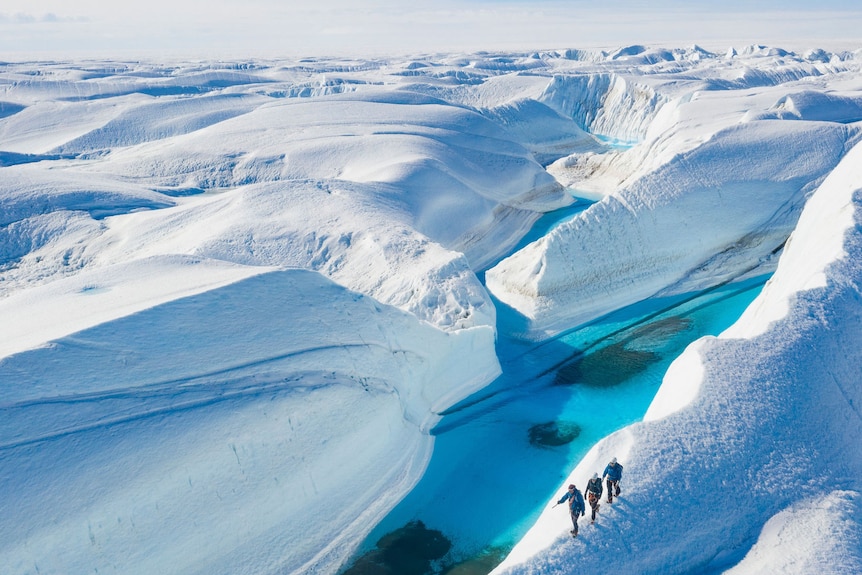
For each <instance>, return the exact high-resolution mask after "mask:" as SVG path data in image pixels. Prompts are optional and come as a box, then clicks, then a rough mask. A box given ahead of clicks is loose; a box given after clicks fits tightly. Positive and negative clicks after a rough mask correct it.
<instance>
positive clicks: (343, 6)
mask: <svg viewBox="0 0 862 575" xmlns="http://www.w3.org/2000/svg"><path fill="white" fill-rule="evenodd" d="M4 4H6V6H5V9H6V12H5V13H3V12H0V55H3V56H4V57H7V58H8V57H9V56H10V55H12V56H14V55H16V54H54V55H59V54H62V55H64V56H65V57H71V56H76V55H100V56H111V55H117V56H119V55H124V56H126V55H133V54H137V55H140V56H149V55H168V54H173V55H177V56H193V57H206V56H211V57H248V56H263V55H270V56H276V57H277V56H304V55H345V54H351V55H373V54H380V53H415V52H429V51H439V52H446V51H461V50H483V49H484V50H528V49H530V50H531V49H554V48H568V47H610V46H619V45H626V44H638V43H640V44H652V45H656V44H673V45H686V44H692V43H698V44H702V45H709V44H714V45H716V46H717V45H719V44H721V45H723V46H724V47H725V48H726V47H727V46H728V45H730V43H731V42H733V43H736V44H737V45H738V44H743V43H787V42H811V43H816V41H818V40H819V41H822V42H827V41H828V42H835V41H840V40H845V41H847V42H856V43H857V44H859V42H858V41H857V38H858V30H859V29H862V9H860V8H857V7H855V6H853V5H852V4H851V3H849V2H847V1H842V0H823V1H822V2H820V3H819V4H818V7H817V9H811V8H810V3H807V2H806V3H803V2H801V1H799V0H786V1H784V2H778V1H777V0H776V1H768V2H765V3H759V4H758V8H757V9H756V10H755V9H752V8H750V3H749V2H743V1H742V0H726V2H725V3H723V4H721V5H720V6H717V5H715V4H712V3H710V4H697V3H692V2H681V1H678V0H671V1H668V2H660V3H655V2H652V3H645V2H641V1H637V0H621V2H618V3H616V4H615V5H614V6H613V7H612V8H607V7H602V8H596V7H595V3H593V2H587V1H579V0H573V1H560V0H557V1H555V0H544V1H539V2H530V1H529V0H443V1H438V2H430V1H429V0H420V1H418V2H416V3H413V4H410V5H405V4H404V3H403V2H400V1H395V0H368V1H366V2H363V3H361V4H358V3H356V2H353V1H352V0H351V1H348V0H317V1H315V2H313V3H303V4H302V5H299V6H296V5H293V4H294V3H289V4H285V3H282V2H277V1H274V0H243V1H241V2H240V1H239V0H210V1H203V0H185V1H182V0H174V1H169V0H149V1H147V2H141V3H133V4H127V3H116V2H115V3H104V2H102V1H101V0H78V1H76V2H75V3H73V4H72V3H68V2H64V1H63V2H61V1H59V0H28V1H27V2H23V1H21V0H5V1H4ZM764 6H766V7H767V8H772V11H770V12H762V11H757V10H762V9H763V8H764ZM806 7H808V8H807V9H803V8H806ZM857 47H860V46H857Z"/></svg>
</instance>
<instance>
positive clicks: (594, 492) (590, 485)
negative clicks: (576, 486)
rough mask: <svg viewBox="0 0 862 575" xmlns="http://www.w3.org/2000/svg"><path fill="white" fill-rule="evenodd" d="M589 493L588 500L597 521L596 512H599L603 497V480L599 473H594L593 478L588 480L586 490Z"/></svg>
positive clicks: (593, 521) (594, 520)
mask: <svg viewBox="0 0 862 575" xmlns="http://www.w3.org/2000/svg"><path fill="white" fill-rule="evenodd" d="M584 493H585V494H586V495H587V500H588V501H589V502H590V507H592V508H593V520H592V521H591V523H595V522H596V513H598V512H599V500H600V499H601V498H602V480H601V479H600V478H599V474H598V473H593V478H592V479H590V480H589V481H587V488H586V490H584Z"/></svg>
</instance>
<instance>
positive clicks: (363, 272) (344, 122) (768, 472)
mask: <svg viewBox="0 0 862 575" xmlns="http://www.w3.org/2000/svg"><path fill="white" fill-rule="evenodd" d="M860 62H862V55H860V52H859V51H856V52H852V51H829V50H826V49H816V50H809V51H807V52H800V53H796V52H790V51H786V50H781V49H777V48H772V47H766V46H758V45H754V46H747V47H739V48H738V49H731V50H728V52H727V53H713V52H709V51H707V50H704V49H702V48H700V47H697V46H691V47H688V48H653V47H646V46H627V47H622V48H620V49H617V50H611V51H602V50H559V51H550V50H549V51H537V52H525V53H491V52H483V53H476V54H460V53H458V54H434V55H430V54H429V55H422V56H414V57H406V56H405V57H395V56H392V57H386V58H382V57H381V58H378V59H361V60H360V59H356V60H350V59H336V58H308V59H304V60H301V61H300V60H266V59H256V60H253V61H242V62H227V61H198V62H180V61H178V62H155V61H137V60H136V61H121V60H104V61H102V60H88V61H59V60H57V61H41V62H34V61H24V62H4V63H3V64H2V66H0V318H2V325H3V330H2V333H3V337H2V339H0V411H2V414H3V415H2V420H0V421H2V423H0V493H2V496H0V509H2V513H0V541H2V543H0V564H2V565H4V572H9V573H13V574H24V573H79V572H80V573H84V572H95V571H98V572H100V573H112V572H113V573H124V574H126V573H147V574H149V573H155V572H158V573H184V574H185V573H208V574H216V573H225V574H227V573H230V574H237V573H255V574H264V573H295V574H297V575H299V574H305V573H332V574H334V573H337V572H339V570H340V569H342V568H344V567H345V566H346V565H347V564H348V562H349V560H350V559H351V557H352V555H353V553H354V551H355V550H356V549H357V547H358V545H359V543H360V542H361V540H362V538H363V537H365V536H366V535H367V534H368V533H370V532H371V530H372V529H373V527H374V526H375V525H376V524H377V523H378V522H379V521H380V520H381V519H382V518H383V517H384V516H385V515H386V514H387V513H388V512H389V511H390V510H391V509H392V508H393V507H394V506H395V505H396V504H397V503H398V501H400V500H401V499H402V498H403V497H404V496H405V495H406V494H407V493H409V492H410V490H411V489H412V488H413V487H414V486H415V485H416V483H417V481H418V480H419V479H420V478H421V476H422V474H423V472H424V470H425V468H426V466H427V465H428V462H429V460H430V458H431V457H432V456H433V447H434V437H433V435H432V434H431V430H432V429H433V428H434V426H435V425H436V424H437V423H438V422H439V421H440V420H441V418H443V417H444V416H443V413H444V412H445V411H446V410H447V409H448V408H450V407H451V406H453V405H455V404H456V403H458V402H459V401H461V400H463V399H465V398H467V397H469V396H470V395H471V394H473V393H475V392H477V391H479V390H480V389H482V388H483V387H485V386H487V385H488V384H489V383H491V382H492V381H493V380H494V379H495V378H496V377H497V376H498V375H499V373H500V360H499V358H498V357H497V355H496V350H495V340H496V338H497V336H498V335H499V334H498V330H499V329H500V326H498V325H497V307H498V306H499V305H506V306H509V307H510V308H512V309H513V310H514V311H515V312H516V313H518V314H520V315H522V316H523V318H524V322H522V324H521V325H520V327H519V331H517V332H514V333H511V334H508V335H512V336H515V337H519V338H522V339H523V340H524V341H527V342H537V341H547V340H549V339H553V338H555V337H557V336H558V335H559V334H560V333H563V332H565V331H566V330H569V329H571V328H573V327H575V326H578V325H583V324H586V323H588V322H590V321H593V320H595V319H597V318H600V317H602V316H603V315H605V314H607V313H609V312H612V311H614V310H617V309H619V308H621V307H623V306H626V305H628V304H631V303H635V302H638V301H640V300H643V299H646V298H649V297H664V296H670V295H679V294H686V293H692V292H697V291H699V290H705V289H710V288H713V287H715V286H717V285H723V284H727V283H731V282H737V281H743V280H745V279H746V278H750V277H753V276H756V275H763V274H767V273H773V272H774V276H773V278H772V279H771V280H770V281H769V282H768V284H767V286H766V287H765V288H764V290H763V292H762V293H761V295H760V296H759V297H758V298H757V299H756V300H755V302H754V303H753V304H752V305H751V306H750V307H749V308H748V309H747V310H746V312H745V313H744V314H743V316H742V317H741V318H740V320H739V321H738V322H737V323H736V324H735V325H734V326H732V327H731V328H730V329H728V330H727V331H726V332H724V333H723V334H721V335H720V336H718V337H714V338H702V339H699V340H697V341H695V342H693V343H692V344H691V345H690V346H689V347H688V348H687V350H686V351H685V352H684V353H683V354H682V355H681V356H679V358H677V360H676V361H675V362H674V363H673V364H672V365H671V367H670V368H669V370H668V372H667V374H666V375H665V378H664V381H663V383H662V385H661V388H660V389H659V392H658V394H657V395H656V397H655V399H654V401H653V404H652V405H651V406H650V409H649V411H648V412H647V414H646V416H645V417H644V421H643V422H639V423H636V424H634V425H631V426H628V427H626V428H624V429H621V430H619V431H617V432H615V433H613V434H611V435H610V436H608V437H606V438H604V439H603V440H601V441H600V442H599V443H598V444H597V445H596V446H595V447H594V448H593V449H592V450H591V451H590V452H589V453H588V454H587V456H585V457H584V458H583V459H582V460H580V461H574V462H572V471H571V474H570V476H569V477H567V478H566V482H565V483H568V482H571V481H574V482H576V483H577V484H578V485H579V486H580V487H582V484H583V482H584V480H585V479H586V478H587V477H588V476H589V475H591V474H592V472H593V471H601V469H602V468H603V466H604V462H605V460H606V459H609V458H610V457H611V456H616V457H618V458H619V459H620V461H621V462H622V463H623V464H624V465H625V467H626V475H625V477H624V482H623V487H624V492H623V496H622V498H621V499H620V500H619V501H618V502H617V503H615V504H614V506H613V508H612V509H605V506H603V512H602V515H601V518H600V520H599V522H598V523H597V526H596V530H595V531H590V530H589V529H586V528H585V529H583V530H582V536H581V538H580V539H578V540H575V541H572V540H571V537H570V536H569V534H568V528H567V524H568V522H569V519H568V517H567V516H566V514H565V513H560V512H559V511H560V509H559V508H557V509H554V510H553V511H552V510H551V509H550V506H551V504H552V502H548V503H549V505H548V507H549V509H548V510H547V511H546V512H544V513H542V515H541V516H540V517H539V519H538V521H537V522H536V524H535V526H534V527H533V528H532V529H531V530H530V531H529V532H528V533H527V534H526V536H525V537H524V539H523V540H522V541H521V542H519V543H518V544H517V545H516V546H515V548H514V549H513V550H512V551H511V553H510V554H509V556H508V557H507V558H506V559H505V560H504V561H503V563H502V564H501V565H500V566H499V567H497V569H496V570H495V571H494V572H495V573H571V572H573V569H575V567H573V566H576V569H577V571H578V572H598V571H603V570H604V569H606V568H611V567H612V568H616V569H618V570H622V571H631V572H638V573H691V572H715V573H720V572H728V573H745V572H752V571H756V570H760V569H765V568H768V569H776V570H777V569H778V568H779V567H777V566H780V570H781V571H782V572H786V573H800V574H802V573H810V572H811V571H812V570H817V571H819V572H824V573H847V572H858V571H862V534H860V524H859V520H858V510H859V505H860V503H859V490H860V485H859V481H860V477H862V473H860V471H862V470H860V463H862V459H860V458H859V455H858V453H857V451H858V450H856V449H855V448H854V447H853V446H855V445H858V443H859V439H860V438H859V434H860V430H862V426H860V423H862V422H860V414H859V408H858V405H859V401H860V399H862V398H860V388H859V385H858V377H857V374H858V371H859V366H860V363H862V362H860V359H862V358H860V355H859V352H858V351H857V350H858V348H859V345H858V344H859V342H860V336H862V333H860V332H859V329H860V328H859V326H860V325H862V322H860V319H862V318H860V317H859V315H860V309H862V307H860V301H859V300H860V287H859V286H860V277H862V270H860V267H859V261H862V260H860V253H859V250H860V247H859V246H860V243H859V237H858V236H859V233H858V232H859V225H860V224H859V222H860V218H862V215H860V213H859V203H860V201H862V200H860V197H862V196H860V186H862V172H860V168H859V166H862V146H860V144H859V142H860V134H862V69H860ZM579 197H583V198H589V199H591V200H595V203H594V204H593V205H591V206H590V207H589V208H588V209H587V210H585V211H583V212H580V213H578V214H576V215H575V216H574V217H573V218H571V219H570V220H568V221H566V222H564V223H562V224H560V225H559V226H557V227H555V228H554V229H553V230H552V231H550V232H549V233H548V234H546V235H545V236H543V237H541V238H540V239H538V240H536V241H535V242H532V243H530V244H528V245H526V246H524V247H521V248H519V249H517V250H515V248H516V246H518V244H519V242H520V240H521V239H522V238H523V237H524V236H525V235H526V234H527V233H528V232H529V231H530V229H531V226H532V225H533V224H534V223H536V222H537V221H538V220H539V219H540V218H541V216H542V215H543V214H545V213H549V212H553V211H555V210H560V209H563V208H566V207H567V206H570V205H571V204H572V203H573V202H574V201H575V200H576V198H579ZM482 280H484V281H482ZM565 483H564V484H565ZM564 484H561V485H564ZM606 507H610V506H606ZM801 516H804V517H806V519H804V520H800V517H801ZM809 518H810V519H809ZM800 523H803V525H800Z"/></svg>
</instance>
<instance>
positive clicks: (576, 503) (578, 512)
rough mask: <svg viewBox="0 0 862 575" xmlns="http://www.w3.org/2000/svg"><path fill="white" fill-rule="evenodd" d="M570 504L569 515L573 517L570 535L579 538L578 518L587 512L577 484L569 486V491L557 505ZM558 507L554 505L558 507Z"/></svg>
mask: <svg viewBox="0 0 862 575" xmlns="http://www.w3.org/2000/svg"><path fill="white" fill-rule="evenodd" d="M566 501H568V502H569V515H571V516H572V530H571V531H570V533H571V534H572V537H577V536H578V517H580V516H582V515H583V514H584V512H585V511H586V508H585V507H584V496H583V495H581V492H580V491H578V488H577V487H575V484H574V483H573V484H571V485H569V490H568V491H566V493H565V494H563V496H562V497H561V498H560V500H559V501H557V505H559V504H560V503H565V502H566ZM557 505H554V507H556V506H557Z"/></svg>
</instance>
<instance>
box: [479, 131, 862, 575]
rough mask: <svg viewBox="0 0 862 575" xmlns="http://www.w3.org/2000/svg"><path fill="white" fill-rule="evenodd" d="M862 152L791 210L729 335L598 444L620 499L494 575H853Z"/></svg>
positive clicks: (581, 472)
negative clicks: (758, 285) (787, 233)
mask: <svg viewBox="0 0 862 575" xmlns="http://www.w3.org/2000/svg"><path fill="white" fill-rule="evenodd" d="M860 223H862V145H857V146H855V147H854V148H853V149H852V150H851V152H850V153H848V154H847V156H846V157H845V158H844V159H843V160H842V161H841V162H840V163H839V165H838V166H837V167H836V168H835V170H834V171H833V172H832V173H831V174H830V175H829V176H828V177H827V178H826V180H825V181H824V182H823V184H822V185H821V186H819V188H818V190H817V191H816V192H815V194H814V195H813V196H812V198H811V200H810V201H809V202H808V204H807V205H806V207H805V210H804V211H803V213H802V216H801V218H800V220H799V224H798V226H797V228H796V229H795V231H794V232H793V235H792V237H791V239H790V241H789V245H788V247H787V248H786V249H785V251H784V253H783V255H782V257H781V260H780V262H779V265H778V269H777V271H776V272H775V275H774V276H773V278H772V279H771V280H770V282H769V283H768V284H767V286H766V287H765V288H764V290H763V292H762V293H761V294H760V296H759V297H758V299H757V300H755V302H754V303H753V304H752V305H751V306H750V307H749V309H748V310H747V311H746V313H745V314H744V315H743V316H742V317H741V318H740V320H739V321H738V322H737V323H736V324H735V325H734V326H732V327H731V328H730V329H728V330H726V331H725V332H724V333H723V334H722V335H721V336H720V337H718V338H706V339H702V340H698V341H697V342H695V343H694V344H692V345H691V346H689V348H688V349H687V350H686V352H685V353H684V354H683V355H682V356H681V357H679V358H678V359H677V361H676V362H675V363H674V364H673V365H672V366H671V368H670V369H669V370H668V372H667V374H666V376H665V379H664V382H663V383H662V386H661V389H660V391H659V393H658V395H657V396H656V398H655V400H654V402H653V404H652V405H651V407H650V409H649V411H648V412H647V415H646V417H645V421H644V423H639V424H635V425H632V426H630V427H628V428H626V429H624V430H622V431H620V432H618V433H616V434H613V435H611V436H609V437H608V438H606V439H605V440H603V441H602V442H600V443H599V444H598V445H596V446H595V448H594V449H593V450H592V451H591V452H590V454H588V456H587V457H586V458H585V459H584V460H583V461H581V462H580V463H579V464H578V466H577V467H576V468H575V470H574V471H573V472H572V474H571V476H570V477H569V478H568V479H567V480H566V482H565V483H569V482H575V483H576V484H577V485H578V486H579V487H580V488H581V489H583V487H584V484H585V481H586V478H587V477H588V476H589V474H590V473H591V472H592V471H593V470H598V471H599V472H601V470H602V469H603V468H604V464H605V462H606V461H607V460H609V459H610V458H611V457H612V456H614V455H616V456H618V457H619V459H620V462H621V463H623V465H624V466H625V472H624V477H623V482H622V486H623V495H622V498H621V499H620V500H619V501H617V502H615V503H614V504H613V505H612V506H609V505H603V506H602V509H601V511H600V519H599V521H598V522H597V523H596V526H595V527H589V528H587V527H585V528H584V529H583V534H582V537H581V538H579V539H578V540H575V541H572V540H571V537H570V536H569V535H568V533H567V529H568V527H567V526H568V525H569V521H568V517H567V516H566V514H565V513H560V512H559V511H560V510H559V509H553V510H551V509H548V510H547V511H546V512H545V513H544V514H543V515H542V517H541V518H540V519H539V521H538V522H537V524H536V525H535V526H534V527H533V529H532V530H531V531H530V533H529V534H528V535H527V536H526V537H525V538H524V539H523V540H522V541H521V542H520V543H519V545H518V546H517V547H516V548H515V549H514V550H513V551H512V553H511V554H510V555H509V557H508V558H507V559H506V561H505V562H504V563H503V564H502V565H501V566H500V567H499V568H498V569H497V570H495V571H494V573H501V574H502V573H512V574H514V573H571V572H572V565H578V568H577V570H578V572H579V573H604V572H607V571H608V570H611V571H613V570H617V571H620V572H633V573H645V574H646V573H691V572H704V573H721V572H724V573H734V574H736V573H755V572H770V573H774V572H781V573H789V574H800V575H801V574H803V573H814V572H816V573H836V574H837V573H858V572H862V526H860V523H859V520H858V517H859V509H860V502H862V499H860V489H862V457H860V452H859V450H858V449H856V447H855V446H858V445H859V444H860V441H862V425H860V424H862V415H860V412H859V405H860V401H862V387H860V386H859V366H860V365H862V352H860V346H859V342H860V338H862V327H861V326H862V305H860V300H862V290H860V286H862V234H860V230H862V226H860Z"/></svg>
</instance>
